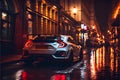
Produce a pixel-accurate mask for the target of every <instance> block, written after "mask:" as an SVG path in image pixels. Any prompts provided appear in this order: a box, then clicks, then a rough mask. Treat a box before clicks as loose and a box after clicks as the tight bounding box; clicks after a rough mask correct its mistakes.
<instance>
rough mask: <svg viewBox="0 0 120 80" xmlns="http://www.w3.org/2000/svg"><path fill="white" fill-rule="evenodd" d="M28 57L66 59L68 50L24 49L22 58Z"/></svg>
mask: <svg viewBox="0 0 120 80" xmlns="http://www.w3.org/2000/svg"><path fill="white" fill-rule="evenodd" d="M29 57H35V58H50V59H68V58H69V52H68V51H54V50H47V51H44V50H42V51H39V50H38V51H37V50H31V51H27V50H24V51H23V56H22V58H23V59H25V58H29Z"/></svg>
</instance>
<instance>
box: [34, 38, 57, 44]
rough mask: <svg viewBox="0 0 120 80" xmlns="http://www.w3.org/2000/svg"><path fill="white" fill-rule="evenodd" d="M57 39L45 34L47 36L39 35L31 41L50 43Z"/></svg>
mask: <svg viewBox="0 0 120 80" xmlns="http://www.w3.org/2000/svg"><path fill="white" fill-rule="evenodd" d="M56 40H57V37H53V36H52V37H51V36H49V37H48V36H47V37H44V36H39V37H36V38H35V39H34V40H33V42H48V43H52V42H55V41H56Z"/></svg>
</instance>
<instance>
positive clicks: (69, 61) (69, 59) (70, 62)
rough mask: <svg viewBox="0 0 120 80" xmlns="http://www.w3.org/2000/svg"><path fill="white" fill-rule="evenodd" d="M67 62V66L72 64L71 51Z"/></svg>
mask: <svg viewBox="0 0 120 80" xmlns="http://www.w3.org/2000/svg"><path fill="white" fill-rule="evenodd" d="M67 62H68V64H72V63H73V51H71V53H70V56H69V58H68V60H67Z"/></svg>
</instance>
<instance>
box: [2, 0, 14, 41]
mask: <svg viewBox="0 0 120 80" xmlns="http://www.w3.org/2000/svg"><path fill="white" fill-rule="evenodd" d="M1 6H2V7H1V11H2V13H1V25H0V32H1V34H0V40H2V41H12V40H14V38H13V35H14V34H13V33H14V25H15V14H14V6H13V2H12V1H10V0H1ZM3 10H4V11H3Z"/></svg>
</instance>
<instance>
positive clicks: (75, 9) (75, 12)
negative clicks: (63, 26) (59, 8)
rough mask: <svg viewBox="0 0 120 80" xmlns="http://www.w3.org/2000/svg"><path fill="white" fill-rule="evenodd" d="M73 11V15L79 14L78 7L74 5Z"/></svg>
mask: <svg viewBox="0 0 120 80" xmlns="http://www.w3.org/2000/svg"><path fill="white" fill-rule="evenodd" d="M72 12H73V15H74V18H75V15H76V14H77V8H76V7H74V8H73V10H72Z"/></svg>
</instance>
